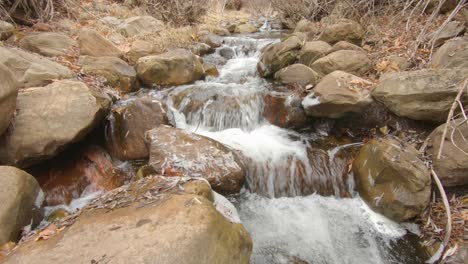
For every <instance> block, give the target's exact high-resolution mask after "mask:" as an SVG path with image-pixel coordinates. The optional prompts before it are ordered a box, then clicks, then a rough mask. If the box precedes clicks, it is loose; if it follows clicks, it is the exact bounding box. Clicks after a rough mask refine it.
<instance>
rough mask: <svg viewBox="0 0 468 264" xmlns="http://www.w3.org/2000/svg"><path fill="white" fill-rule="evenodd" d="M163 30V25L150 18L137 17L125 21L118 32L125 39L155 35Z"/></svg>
mask: <svg viewBox="0 0 468 264" xmlns="http://www.w3.org/2000/svg"><path fill="white" fill-rule="evenodd" d="M163 29H164V23H163V22H162V21H161V20H158V19H156V18H154V17H152V16H137V17H130V18H127V19H125V20H124V21H123V22H122V23H121V24H120V25H119V26H118V31H119V32H120V33H121V34H122V35H124V36H125V37H129V38H130V37H134V36H137V35H146V34H152V33H157V32H159V31H161V30H163Z"/></svg>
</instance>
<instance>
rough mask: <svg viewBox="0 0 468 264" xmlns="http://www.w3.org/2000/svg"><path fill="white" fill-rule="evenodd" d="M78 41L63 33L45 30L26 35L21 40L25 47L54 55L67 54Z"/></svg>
mask: <svg viewBox="0 0 468 264" xmlns="http://www.w3.org/2000/svg"><path fill="white" fill-rule="evenodd" d="M74 45H76V41H75V40H73V39H71V38H70V37H68V36H66V35H64V34H62V33H54V32H44V33H34V34H29V35H26V36H25V37H24V38H22V39H21V41H20V46H21V48H23V49H26V50H29V51H32V52H35V53H39V54H41V55H44V56H48V57H53V56H61V55H65V54H66V53H67V51H68V50H69V49H70V48H71V47H72V46H74Z"/></svg>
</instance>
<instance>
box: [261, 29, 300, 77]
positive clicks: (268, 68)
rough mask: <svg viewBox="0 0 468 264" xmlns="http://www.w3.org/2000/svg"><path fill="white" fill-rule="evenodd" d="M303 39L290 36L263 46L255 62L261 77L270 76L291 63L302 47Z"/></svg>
mask: <svg viewBox="0 0 468 264" xmlns="http://www.w3.org/2000/svg"><path fill="white" fill-rule="evenodd" d="M302 45H303V41H302V40H301V39H300V38H298V37H296V36H292V37H289V38H287V39H286V40H284V41H283V42H279V43H273V44H271V45H269V46H268V47H266V48H265V50H264V51H263V53H262V56H261V57H260V61H259V62H258V64H257V70H258V72H259V73H260V75H261V76H262V77H271V76H274V74H275V73H276V72H277V71H279V70H280V69H282V68H284V67H286V66H288V65H291V64H293V63H294V62H295V61H296V57H297V55H298V54H299V50H300V49H301V48H302Z"/></svg>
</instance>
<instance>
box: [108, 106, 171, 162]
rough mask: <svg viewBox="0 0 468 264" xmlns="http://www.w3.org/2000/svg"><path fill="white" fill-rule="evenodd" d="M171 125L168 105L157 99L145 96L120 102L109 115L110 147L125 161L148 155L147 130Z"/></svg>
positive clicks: (116, 155)
mask: <svg viewBox="0 0 468 264" xmlns="http://www.w3.org/2000/svg"><path fill="white" fill-rule="evenodd" d="M168 124H169V120H168V118H167V116H166V105H165V104H164V103H162V102H161V101H159V100H157V99H153V98H150V97H143V98H137V99H135V100H131V101H129V102H128V103H124V104H123V105H117V106H116V107H114V108H113V109H112V111H111V113H110V115H109V117H108V118H107V123H106V145H107V148H108V149H109V151H110V153H112V155H113V156H115V157H118V158H119V159H122V160H133V159H145V158H148V156H149V151H148V148H147V146H146V143H145V132H146V131H148V130H151V129H153V128H156V127H158V126H160V125H168Z"/></svg>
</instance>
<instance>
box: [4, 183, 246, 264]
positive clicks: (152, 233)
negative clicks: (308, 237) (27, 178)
mask: <svg viewBox="0 0 468 264" xmlns="http://www.w3.org/2000/svg"><path fill="white" fill-rule="evenodd" d="M142 190H144V192H142ZM228 207H229V208H234V207H233V206H232V205H231V204H230V203H229V202H226V200H225V199H222V197H220V196H219V195H216V197H215V199H214V202H213V194H212V192H211V189H210V187H209V185H208V184H207V183H206V182H205V181H203V180H196V179H186V178H179V177H176V178H166V177H149V178H145V179H142V180H140V181H138V182H134V183H131V184H130V185H126V186H122V187H121V188H118V189H116V190H114V191H111V192H109V193H107V194H105V195H103V196H102V197H100V198H98V199H97V200H95V201H94V202H92V203H91V204H90V205H89V206H88V207H87V208H86V209H84V210H83V212H82V213H81V214H80V215H79V216H78V217H77V219H76V220H75V222H74V223H73V224H72V225H71V226H67V227H65V229H64V230H61V231H60V233H57V234H56V235H55V236H51V237H50V238H49V239H47V240H41V241H34V240H35V239H36V237H37V236H34V237H32V238H31V239H30V240H28V241H26V242H24V243H23V244H21V245H20V246H19V247H18V248H17V249H16V250H14V251H13V252H12V253H11V254H10V255H9V256H8V258H7V259H6V260H5V263H37V264H41V263H44V264H45V263H47V264H54V263H57V264H58V263H89V262H90V261H91V262H93V261H98V260H105V261H112V262H115V263H122V264H123V263H135V264H143V263H180V264H212V263H223V264H247V263H249V259H250V254H251V251H252V239H251V238H250V235H249V234H248V232H247V230H246V229H245V228H244V227H243V225H242V224H241V223H240V222H239V219H238V218H237V215H236V212H235V209H233V210H234V211H231V212H229V211H228V210H229V209H227V208H228ZM217 208H218V209H219V211H218V210H217ZM65 222H66V221H63V222H60V221H59V222H58V223H56V225H58V226H59V227H60V226H62V225H63V224H64V223H65ZM77 249H86V253H83V251H82V250H77Z"/></svg>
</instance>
